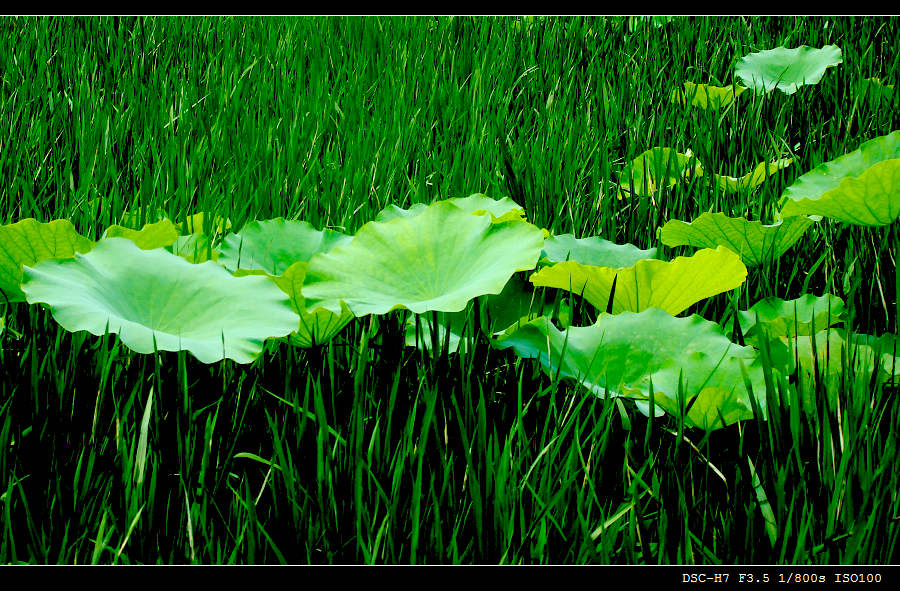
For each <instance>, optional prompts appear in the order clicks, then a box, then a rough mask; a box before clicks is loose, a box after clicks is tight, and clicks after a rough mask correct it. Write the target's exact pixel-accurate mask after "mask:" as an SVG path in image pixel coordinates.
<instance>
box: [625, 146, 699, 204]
mask: <svg viewBox="0 0 900 591" xmlns="http://www.w3.org/2000/svg"><path fill="white" fill-rule="evenodd" d="M692 175H693V176H701V175H703V167H702V166H701V165H700V162H698V161H697V159H696V158H695V157H694V155H693V154H691V151H690V150H688V151H687V153H685V154H682V153H680V152H676V151H675V150H673V149H672V148H651V149H649V150H647V151H646V152H644V153H643V154H641V155H640V156H638V157H637V158H635V159H634V160H632V161H631V162H629V163H628V165H626V166H625V168H624V169H622V172H620V173H619V194H618V197H619V199H622V198H623V197H624V196H625V195H626V194H630V195H652V194H654V193H656V192H657V191H658V190H659V189H660V188H661V187H663V186H666V187H673V186H675V185H676V184H678V183H679V182H680V181H682V180H683V179H686V178H688V177H690V176H692Z"/></svg>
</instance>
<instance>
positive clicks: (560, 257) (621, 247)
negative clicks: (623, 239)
mask: <svg viewBox="0 0 900 591" xmlns="http://www.w3.org/2000/svg"><path fill="white" fill-rule="evenodd" d="M652 258H656V249H655V248H650V249H647V250H642V249H640V248H638V247H637V246H635V245H633V244H616V243H614V242H610V241H609V240H604V239H603V238H600V237H597V236H592V237H589V238H575V235H574V234H560V235H558V236H550V237H549V238H545V239H544V251H543V252H542V253H541V260H546V261H548V262H551V263H561V262H564V261H578V262H579V263H581V264H583V265H593V266H596V267H613V268H616V269H620V268H624V267H631V266H633V265H634V264H635V263H636V262H638V261H639V260H642V259H652Z"/></svg>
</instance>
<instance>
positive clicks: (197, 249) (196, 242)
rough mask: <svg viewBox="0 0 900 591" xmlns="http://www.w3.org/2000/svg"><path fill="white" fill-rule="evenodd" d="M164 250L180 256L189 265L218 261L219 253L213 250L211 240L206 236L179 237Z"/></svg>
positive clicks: (189, 235) (190, 235)
mask: <svg viewBox="0 0 900 591" xmlns="http://www.w3.org/2000/svg"><path fill="white" fill-rule="evenodd" d="M166 250H168V251H169V252H171V253H172V254H176V255H178V256H180V257H181V258H183V259H185V260H187V261H188V262H189V263H203V262H206V261H217V260H219V251H218V250H216V249H215V248H213V245H212V238H210V237H209V236H207V235H206V234H188V235H187V236H179V237H177V238H176V239H175V242H173V243H172V244H171V245H170V246H169V247H168V248H167V249H166Z"/></svg>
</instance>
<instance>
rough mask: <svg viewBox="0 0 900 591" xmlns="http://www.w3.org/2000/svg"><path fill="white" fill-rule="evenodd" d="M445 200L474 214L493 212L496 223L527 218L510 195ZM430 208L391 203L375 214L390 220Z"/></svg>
mask: <svg viewBox="0 0 900 591" xmlns="http://www.w3.org/2000/svg"><path fill="white" fill-rule="evenodd" d="M445 202H447V203H452V204H453V205H456V206H457V207H459V208H460V209H463V210H465V211H468V212H469V213H472V214H474V215H481V214H483V213H489V214H491V219H492V220H493V221H494V223H499V222H511V221H523V220H524V219H525V210H524V209H523V208H522V207H521V206H520V205H518V204H517V203H516V202H515V201H513V200H512V199H510V198H509V197H504V198H503V199H492V198H490V197H488V196H487V195H483V194H481V193H476V194H474V195H469V196H468V197H457V198H454V199H446V200H445ZM427 208H428V206H427V205H425V204H423V203H416V204H415V205H413V206H412V207H410V208H409V209H402V208H400V207H397V206H396V205H389V206H387V207H386V208H385V209H383V210H382V211H381V213H379V214H378V215H377V216H375V221H376V222H389V221H391V220H392V219H395V218H398V217H406V218H409V217H415V216H417V215H419V214H420V213H422V212H423V211H425V210H426V209H427Z"/></svg>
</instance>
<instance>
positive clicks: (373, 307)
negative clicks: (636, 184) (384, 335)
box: [303, 202, 544, 316]
mask: <svg viewBox="0 0 900 591" xmlns="http://www.w3.org/2000/svg"><path fill="white" fill-rule="evenodd" d="M543 244H544V238H543V234H542V233H541V231H540V229H538V228H537V227H535V226H533V225H531V224H528V223H525V222H501V223H496V224H495V223H493V222H492V219H491V218H490V217H489V216H485V215H472V214H471V213H470V212H468V211H466V210H464V209H461V208H460V207H458V206H457V205H455V204H454V203H451V202H437V203H434V204H432V205H430V206H429V207H428V208H427V209H425V210H423V211H422V212H421V213H420V214H418V215H416V216H414V217H398V218H394V219H392V220H390V221H388V222H378V221H375V222H369V223H368V224H366V225H364V226H363V227H362V228H361V229H360V230H359V232H358V233H357V234H356V235H355V236H354V238H353V240H352V241H350V242H349V243H347V244H343V245H341V246H337V247H335V248H334V249H332V250H330V251H329V252H326V253H322V254H317V255H315V256H314V257H313V258H312V259H311V260H310V267H309V271H308V273H307V276H306V281H305V284H304V287H303V293H304V295H305V296H306V304H307V306H308V307H309V308H310V309H315V308H317V307H325V308H328V309H329V310H332V311H333V312H335V313H340V309H341V302H342V301H343V302H345V303H346V304H347V306H348V307H349V308H350V310H351V311H352V312H353V314H354V315H356V316H363V315H366V314H384V313H386V312H388V311H390V310H393V309H396V308H406V309H408V310H410V311H412V312H415V313H417V314H420V313H423V312H426V311H432V310H434V311H440V312H458V311H460V310H462V309H463V308H464V307H465V306H466V303H468V302H469V301H470V300H471V299H472V298H474V297H477V296H479V295H485V294H490V293H500V291H501V290H502V289H503V286H504V285H506V283H507V281H509V278H510V277H511V276H512V274H513V273H515V272H516V271H524V270H529V269H533V268H534V266H535V264H536V263H537V260H538V257H539V256H540V253H541V249H542V247H543Z"/></svg>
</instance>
